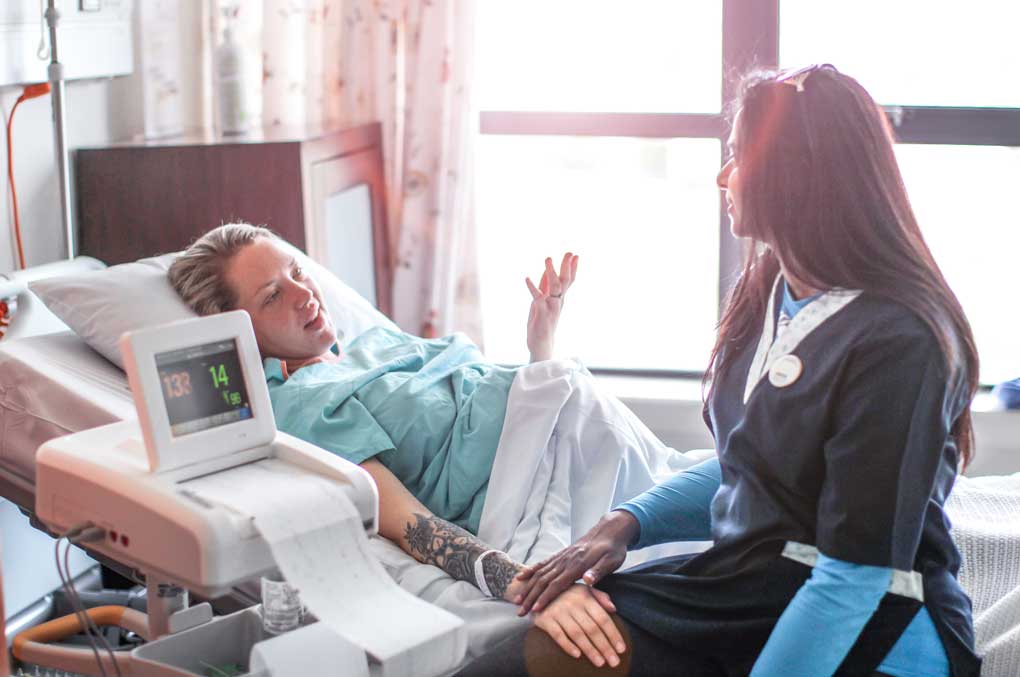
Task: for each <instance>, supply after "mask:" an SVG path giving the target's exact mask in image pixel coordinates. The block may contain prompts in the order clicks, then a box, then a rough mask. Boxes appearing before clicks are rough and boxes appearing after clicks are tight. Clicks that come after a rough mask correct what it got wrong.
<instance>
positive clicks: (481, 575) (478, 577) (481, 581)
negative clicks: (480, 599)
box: [475, 550, 501, 597]
mask: <svg viewBox="0 0 1020 677" xmlns="http://www.w3.org/2000/svg"><path fill="white" fill-rule="evenodd" d="M493 552H501V551H500V550H486V551H485V552H483V553H482V554H481V555H479V556H478V559H476V560H475V584H476V585H477V586H478V589H479V590H481V591H482V594H483V595H485V596H486V597H495V595H493V594H492V591H491V590H489V584H488V583H486V582H485V569H484V567H483V566H482V560H484V559H485V556H486V555H488V554H490V553H493Z"/></svg>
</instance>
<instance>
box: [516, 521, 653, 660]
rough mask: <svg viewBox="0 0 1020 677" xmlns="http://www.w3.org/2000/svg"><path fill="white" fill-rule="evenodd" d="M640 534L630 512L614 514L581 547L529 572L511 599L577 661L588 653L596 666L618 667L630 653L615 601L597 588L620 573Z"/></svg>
mask: <svg viewBox="0 0 1020 677" xmlns="http://www.w3.org/2000/svg"><path fill="white" fill-rule="evenodd" d="M639 531H640V527H639V525H638V522H637V519H636V518H635V517H634V516H633V515H631V514H630V513H629V512H626V511H624V510H616V511H613V512H610V513H609V514H608V515H606V516H604V517H603V518H602V519H601V520H599V522H598V524H596V525H595V526H594V527H592V528H591V530H589V531H588V533H586V534H585V535H584V536H582V537H581V538H580V539H578V541H577V542H576V543H573V544H572V545H569V546H567V547H566V548H564V549H563V550H561V551H560V552H558V553H556V554H555V555H553V556H552V557H549V558H547V559H545V560H543V561H541V562H539V563H538V564H535V565H533V566H530V567H525V568H524V570H523V571H522V572H521V573H520V574H518V576H517V578H516V579H514V582H513V583H512V584H511V586H510V588H509V589H508V591H507V592H508V597H509V598H510V600H511V601H512V602H513V603H514V604H518V605H520V607H521V608H520V611H519V613H520V614H521V615H523V614H526V613H528V612H529V611H531V612H533V613H534V615H535V616H534V617H535V625H536V626H538V627H539V628H541V629H542V630H544V631H545V632H546V633H548V634H549V636H550V637H552V639H553V640H554V641H555V642H556V643H557V644H558V645H559V646H560V648H561V649H563V650H564V651H565V652H567V653H568V654H570V655H571V656H574V657H575V658H577V657H580V656H581V654H582V653H583V654H584V655H585V656H586V657H587V658H588V660H590V661H591V662H592V663H593V664H595V665H596V666H599V667H601V666H602V665H604V664H605V663H609V664H610V665H611V666H616V665H617V664H618V663H619V654H620V653H623V651H624V649H625V648H626V645H625V644H624V641H623V637H622V636H621V635H620V632H619V630H618V629H617V628H616V626H615V625H614V624H613V621H612V618H610V616H609V614H610V613H613V612H615V611H616V607H615V606H614V605H613V603H612V600H611V599H610V598H609V595H607V594H606V593H605V592H603V591H601V590H597V589H595V588H594V587H592V586H594V585H595V584H596V583H598V582H599V581H600V580H602V579H603V578H604V577H606V576H608V575H609V574H611V573H613V572H614V571H616V570H617V569H619V568H620V566H621V565H622V564H623V561H624V559H625V558H626V556H627V546H628V545H629V544H631V543H633V542H634V541H635V540H636V539H637V537H638V533H639ZM578 580H583V581H584V584H583V585H580V584H577V583H576V581H578ZM585 593H587V594H585ZM592 601H594V602H597V604H593V603H592Z"/></svg>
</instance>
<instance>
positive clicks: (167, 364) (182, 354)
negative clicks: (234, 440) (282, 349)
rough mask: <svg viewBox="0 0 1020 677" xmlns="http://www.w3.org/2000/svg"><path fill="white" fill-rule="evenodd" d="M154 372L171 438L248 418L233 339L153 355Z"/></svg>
mask: <svg viewBox="0 0 1020 677" xmlns="http://www.w3.org/2000/svg"><path fill="white" fill-rule="evenodd" d="M156 370H157V371H158V372H159V381H160V385H161V386H162V388H161V390H162V392H163V402H164V403H165V404H166V413H167V417H168V418H169V419H170V433H171V434H172V435H173V436H175V437H177V436H180V435H188V434H190V433H196V432H199V431H200V430H208V429H209V428H215V427H217V426H221V425H226V424H228V423H234V422H236V421H241V420H244V419H248V418H251V417H252V410H251V402H250V399H249V397H248V388H247V387H246V385H245V382H244V373H243V372H242V370H241V359H240V355H239V354H238V348H237V341H235V340H234V339H228V340H225V341H216V342H213V343H205V344H202V345H198V346H191V347H188V348H181V349H179V350H171V351H168V352H165V353H157V354H156Z"/></svg>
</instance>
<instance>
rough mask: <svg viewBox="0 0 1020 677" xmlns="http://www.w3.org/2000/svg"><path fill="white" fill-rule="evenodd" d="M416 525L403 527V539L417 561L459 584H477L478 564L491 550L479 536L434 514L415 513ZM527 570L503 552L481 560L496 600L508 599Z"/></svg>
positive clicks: (409, 524) (487, 583) (491, 554)
mask: <svg viewBox="0 0 1020 677" xmlns="http://www.w3.org/2000/svg"><path fill="white" fill-rule="evenodd" d="M412 518H413V519H414V523H410V522H409V523H408V524H407V525H406V526H405V527H404V539H405V540H406V541H407V545H408V547H409V548H410V551H411V554H412V555H414V557H415V559H417V560H418V561H420V562H424V563H426V564H434V565H435V566H437V567H439V568H440V569H442V570H443V571H445V572H446V573H448V574H450V575H451V576H453V577H454V578H456V579H457V580H460V581H467V582H468V583H471V584H472V585H478V583H477V582H476V580H475V561H476V560H477V559H478V557H479V556H480V555H481V554H482V553H484V552H485V551H487V550H488V549H489V548H487V547H486V546H485V544H484V543H482V542H481V541H480V540H478V538H477V537H475V536H472V535H471V534H470V533H469V532H467V531H465V530H464V529H461V528H460V527H458V526H457V525H455V524H450V523H449V522H447V521H446V520H442V519H439V518H438V517H436V516H435V515H422V514H421V513H414V514H413V516H412ZM523 568H524V567H522V566H521V565H519V564H517V563H516V562H514V561H513V560H512V559H510V557H509V556H508V555H507V554H506V553H503V552H494V553H490V554H489V555H487V556H486V557H485V559H484V560H482V571H483V572H484V575H485V583H486V585H488V586H489V590H490V592H491V593H492V595H493V596H494V597H499V598H504V599H505V598H506V590H507V588H508V587H509V586H510V583H511V582H512V581H513V579H514V576H516V575H517V574H519V573H520V572H521V570H522V569H523Z"/></svg>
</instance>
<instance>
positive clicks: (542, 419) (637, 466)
mask: <svg viewBox="0 0 1020 677" xmlns="http://www.w3.org/2000/svg"><path fill="white" fill-rule="evenodd" d="M712 453H714V452H712V451H711V450H700V451H696V452H690V453H687V454H682V453H680V452H678V451H675V450H674V449H671V448H669V447H667V446H666V445H665V444H663V443H662V442H661V441H660V440H659V439H658V438H657V437H655V435H654V434H652V432H651V431H650V430H649V429H648V428H647V427H646V426H645V425H644V424H643V423H642V422H641V421H640V420H639V419H638V418H637V416H635V415H634V413H633V412H631V411H630V410H629V409H627V407H626V406H624V405H623V403H621V402H620V401H619V400H618V399H616V398H615V397H612V396H610V395H608V394H606V393H605V392H602V391H601V390H600V389H599V387H598V386H597V385H596V384H595V380H594V378H593V377H592V375H591V374H590V373H589V372H588V371H587V370H586V369H584V368H583V367H582V366H581V365H580V364H578V363H577V362H574V361H570V360H551V361H546V362H539V363H536V364H531V365H528V366H526V367H524V368H522V369H521V371H520V372H518V374H517V377H516V378H515V379H514V383H513V387H512V388H511V391H510V398H509V402H508V405H507V413H506V419H505V423H504V426H503V434H502V436H501V437H500V441H499V448H498V450H497V451H496V460H495V463H494V466H493V469H492V476H491V478H490V479H489V489H488V495H487V496H486V499H485V507H484V509H483V510H482V518H481V524H480V526H479V531H478V536H479V538H481V539H482V540H484V541H485V542H486V543H489V544H491V545H492V547H494V548H499V549H501V550H505V551H506V552H508V553H509V554H510V555H511V556H512V557H513V558H515V559H516V560H518V561H521V562H525V563H534V562H537V561H539V560H541V559H543V558H545V557H548V556H549V555H551V554H553V553H555V552H558V551H559V550H560V549H562V548H563V547H565V546H567V545H569V544H570V543H572V542H573V541H575V540H576V539H577V538H579V537H580V536H582V535H583V534H584V533H585V532H586V531H588V530H589V529H590V528H591V527H592V526H594V524H595V523H596V522H597V521H598V519H599V518H600V517H601V516H602V515H604V514H605V513H606V512H607V511H609V510H610V509H612V508H613V507H615V506H616V505H617V504H619V503H621V502H623V501H625V500H627V499H629V498H631V497H633V496H635V495H637V494H639V493H641V492H643V491H645V490H646V489H648V488H650V487H651V486H653V485H654V484H656V483H657V482H660V481H662V480H664V479H666V478H667V477H669V476H670V475H673V474H675V473H676V472H678V471H680V470H683V469H684V468H688V467H690V466H692V465H694V464H695V463H697V462H699V461H700V460H702V459H703V458H705V457H706V456H708V455H711V454H712ZM692 549H700V548H698V547H697V546H690V545H677V546H674V547H673V548H672V552H690V551H692ZM634 561H635V560H633V559H632V560H631V561H630V562H628V566H629V565H631V564H633V563H634Z"/></svg>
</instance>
